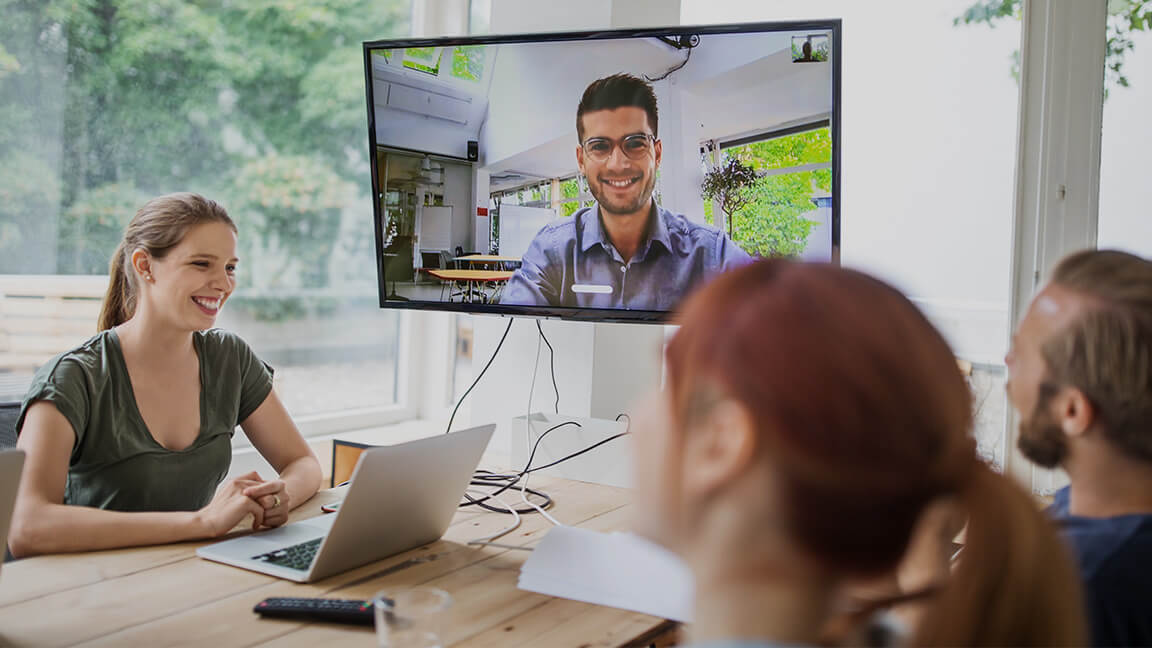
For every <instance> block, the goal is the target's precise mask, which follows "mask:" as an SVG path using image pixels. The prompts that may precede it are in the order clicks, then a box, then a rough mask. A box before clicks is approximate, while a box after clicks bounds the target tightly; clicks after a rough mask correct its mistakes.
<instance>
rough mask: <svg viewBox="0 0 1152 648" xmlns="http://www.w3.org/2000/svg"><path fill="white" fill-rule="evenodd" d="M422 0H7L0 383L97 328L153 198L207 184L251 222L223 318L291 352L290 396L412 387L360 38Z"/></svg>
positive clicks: (318, 410)
mask: <svg viewBox="0 0 1152 648" xmlns="http://www.w3.org/2000/svg"><path fill="white" fill-rule="evenodd" d="M409 10H410V3H409V2H408V0H374V1H369V0H315V1H310V2H300V3H282V2H273V1H270V0H257V1H254V2H241V3H205V2H194V1H191V0H157V1H155V2H147V3H141V2H128V1H126V0H95V1H93V2H86V3H81V4H75V3H64V2H56V1H48V2H28V3H15V4H13V3H6V4H5V7H4V10H3V11H4V16H3V19H2V20H0V288H2V287H3V286H9V287H11V286H19V287H20V288H19V292H21V295H20V296H19V299H15V298H13V299H11V300H7V301H8V302H9V305H10V306H11V305H13V304H15V303H16V302H17V301H18V302H19V304H17V305H18V306H20V308H15V309H14V308H8V307H4V306H2V304H3V303H4V301H5V300H4V299H3V295H2V294H0V391H3V393H2V394H0V399H2V400H7V399H18V398H20V396H22V391H23V386H24V385H26V384H27V380H28V378H30V376H31V372H32V371H33V370H34V368H35V365H36V363H37V362H36V361H37V359H38V358H41V359H42V358H44V357H46V356H50V355H51V354H54V353H57V352H60V351H63V350H66V349H68V348H70V347H72V346H75V345H77V344H79V343H80V342H82V341H83V340H84V339H85V338H86V337H87V336H89V335H91V334H93V333H95V328H96V327H95V312H96V310H98V306H99V305H98V298H94V295H99V294H100V293H101V292H102V291H101V289H100V286H101V283H100V282H101V281H102V279H101V278H100V277H101V275H106V273H107V270H108V259H109V257H110V256H111V254H112V251H113V249H114V247H115V245H116V243H117V241H118V240H119V237H120V234H121V232H122V230H123V227H124V225H125V224H126V223H127V222H128V220H129V219H130V218H131V217H132V215H133V214H134V212H135V210H136V208H137V207H138V206H139V205H140V204H141V203H142V202H143V201H145V200H147V199H148V198H150V197H153V196H156V195H160V194H164V193H168V192H173V191H195V192H198V193H202V194H204V195H206V196H209V197H212V198H215V199H216V200H218V201H220V202H221V203H222V204H224V205H225V206H226V207H227V208H228V210H229V212H230V214H231V216H232V217H233V218H234V219H235V221H236V223H237V225H238V227H239V230H240V235H239V240H240V257H241V262H240V266H239V271H238V287H237V291H236V293H235V295H234V297H233V298H232V300H230V303H229V304H228V305H227V306H226V307H225V310H224V311H223V312H222V314H221V317H220V319H219V321H218V325H220V326H222V327H224V328H228V329H232V330H234V331H236V332H238V333H239V334H240V335H241V336H243V337H244V338H245V339H246V340H247V341H248V342H249V344H251V345H252V346H253V347H254V348H255V349H256V351H257V353H258V354H259V355H261V357H262V358H263V359H264V360H265V361H267V362H268V363H269V364H271V365H272V366H273V367H274V368H275V369H276V384H277V389H278V391H279V393H280V394H281V396H282V397H283V399H284V401H285V403H286V405H287V407H288V409H289V411H290V412H291V413H292V414H293V415H294V416H296V417H298V418H304V419H307V418H308V417H322V416H325V415H327V414H332V413H336V412H341V413H346V412H347V411H349V410H363V409H373V408H375V409H379V408H382V407H384V406H388V405H392V404H395V403H396V401H397V394H398V388H397V385H398V382H399V381H398V379H397V364H398V363H397V356H398V355H399V353H398V351H399V348H400V345H399V341H398V335H399V331H400V329H401V327H400V318H399V317H398V316H397V315H396V313H395V311H381V310H380V309H379V308H378V305H377V297H376V293H377V281H376V266H375V263H374V261H373V258H374V250H373V249H372V237H371V236H369V234H370V232H371V228H372V206H371V200H372V198H371V197H370V196H369V186H370V185H369V181H368V176H369V164H368V159H367V155H368V146H367V138H366V134H367V127H366V122H365V116H364V97H363V93H364V71H363V56H362V53H361V45H360V44H361V42H362V41H363V40H366V39H375V38H383V37H388V36H402V35H406V34H407V33H408V31H409V30H408V24H407V21H408V13H409ZM449 54H450V63H449V64H450V65H452V66H453V69H459V70H460V74H461V75H462V76H467V75H476V74H479V73H482V70H479V69H478V68H477V65H478V63H477V62H476V61H473V60H472V59H470V58H469V56H468V53H467V52H451V53H449ZM62 277H63V278H62ZM68 277H72V278H73V279H68ZM62 281H63V282H64V284H67V285H66V287H64V288H61V287H60V286H61V285H62V284H61V282H62ZM11 290H16V289H11ZM36 300H39V301H36ZM69 318H71V319H69ZM66 320H67V321H66ZM73 320H74V321H73ZM38 323H39V324H38ZM36 326H42V327H48V329H49V330H51V331H52V334H51V335H48V334H46V333H45V332H44V330H45V329H42V330H41V331H39V332H36V331H29V330H28V329H29V328H32V327H36ZM33 333H35V334H33Z"/></svg>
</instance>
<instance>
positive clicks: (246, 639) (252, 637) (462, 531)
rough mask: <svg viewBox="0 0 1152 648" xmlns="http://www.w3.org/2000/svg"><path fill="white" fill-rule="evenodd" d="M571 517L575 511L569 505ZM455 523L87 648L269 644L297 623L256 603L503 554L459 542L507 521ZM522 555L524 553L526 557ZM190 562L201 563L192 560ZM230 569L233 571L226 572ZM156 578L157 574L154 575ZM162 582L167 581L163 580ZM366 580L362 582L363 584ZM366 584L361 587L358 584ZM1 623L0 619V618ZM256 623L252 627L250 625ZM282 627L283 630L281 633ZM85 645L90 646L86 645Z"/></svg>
mask: <svg viewBox="0 0 1152 648" xmlns="http://www.w3.org/2000/svg"><path fill="white" fill-rule="evenodd" d="M550 486H551V488H550V490H549V492H550V493H552V494H553V497H560V498H562V499H566V500H567V499H573V500H581V499H585V498H587V499H589V500H591V501H593V502H595V503H596V504H593V506H597V504H601V503H603V502H604V501H608V499H615V498H617V497H618V495H616V494H613V493H610V492H609V493H603V494H602V495H601V498H604V499H599V500H598V499H596V498H595V497H594V496H593V495H592V490H594V489H599V488H606V487H600V486H596V485H593V484H581V483H580V482H562V483H560V484H550ZM573 509H574V512H576V510H575V509H576V507H575V506H573ZM456 519H457V520H458V521H456V522H454V523H453V525H452V526H450V527H449V529H448V531H447V532H446V533H445V535H444V539H443V540H439V541H437V542H434V543H432V544H430V545H426V546H425V547H421V548H418V549H413V550H411V551H407V552H404V553H402V554H398V555H396V556H392V557H389V558H385V559H383V560H380V561H377V562H375V563H371V564H369V565H365V566H363V567H360V568H357V569H355V570H352V571H349V572H344V573H343V574H338V575H336V576H332V577H330V578H327V579H324V580H322V581H319V582H317V583H308V584H301V583H292V582H290V581H284V580H280V579H273V580H272V581H271V582H270V583H268V584H267V585H264V586H260V587H255V588H252V589H248V590H245V591H243V592H240V593H236V594H232V595H227V596H218V597H211V598H208V599H205V600H204V601H202V602H200V604H196V605H191V604H190V605H187V606H185V608H184V609H179V608H178V609H173V610H167V611H157V613H156V615H155V616H154V617H153V619H151V620H142V622H141V623H140V624H138V625H136V626H133V627H131V628H127V629H125V630H122V631H119V632H116V633H113V634H109V635H106V636H96V635H94V636H95V637H96V638H95V639H93V640H92V641H91V642H90V645H99V646H116V645H121V646H123V645H134V644H139V643H147V641H150V640H153V638H154V637H156V636H165V637H170V636H171V637H184V636H189V635H191V636H196V637H197V641H201V642H203V643H210V644H212V645H213V646H215V647H223V646H246V645H251V644H253V643H257V642H259V641H261V640H263V639H265V638H268V639H271V638H275V637H277V636H280V635H282V634H284V633H285V632H286V631H290V630H292V629H296V628H300V627H302V624H300V623H294V622H288V621H280V620H260V619H257V617H256V615H255V614H254V613H253V612H252V607H253V606H254V605H256V603H259V602H260V601H261V600H263V599H265V598H267V597H270V596H332V597H340V598H357V597H359V598H368V597H370V596H371V595H372V594H373V593H375V592H376V591H377V590H378V589H380V587H382V583H388V584H390V585H391V584H404V583H408V584H419V583H424V582H428V581H430V580H432V579H434V578H437V577H439V576H443V575H445V574H448V573H451V572H452V571H455V570H458V569H461V568H463V567H466V566H468V565H470V564H473V563H476V562H479V561H482V560H485V559H487V558H490V557H492V556H495V555H498V554H500V553H503V552H504V551H506V550H504V549H498V548H495V547H486V548H476V547H469V546H466V545H464V544H463V543H464V542H467V541H468V540H470V539H472V538H476V537H482V536H484V535H488V534H491V533H495V532H496V531H499V530H500V529H501V528H503V527H504V526H506V525H507V524H508V522H509V521H510V518H509V517H507V516H501V515H497V514H491V513H487V514H477V513H470V512H467V509H465V510H464V511H462V512H461V513H458V514H457V518H456ZM548 527H550V524H549V523H548V522H547V520H544V519H542V518H540V516H531V517H529V518H527V519H526V520H525V525H524V526H523V527H522V528H523V529H527V530H543V529H546V528H548ZM525 555H527V552H525ZM429 556H434V559H433V560H428V561H427V562H421V563H416V564H414V565H412V566H409V567H405V568H404V569H403V570H402V571H404V574H401V573H400V571H393V570H394V569H395V568H396V567H397V566H402V565H404V564H405V563H406V562H409V561H412V560H414V559H425V558H427V557H429ZM190 560H192V561H198V562H207V561H200V559H199V558H192V559H190ZM230 569H234V568H230ZM382 572H388V573H382ZM154 576H156V577H157V578H159V577H160V576H161V575H160V574H159V573H157V574H154ZM165 579H166V577H165ZM366 579H367V580H366ZM362 582H366V583H367V584H366V585H361V583H362ZM357 585H361V586H360V591H355V592H352V591H349V590H348V589H347V588H350V587H356V586H357ZM0 619H2V617H0ZM254 621H255V623H254ZM217 625H219V626H227V627H228V628H230V629H231V630H229V631H224V632H222V631H220V629H219V628H217V627H216V626H217ZM320 627H321V628H323V629H325V630H326V631H332V630H333V629H335V630H337V631H343V630H345V628H342V627H339V626H328V625H321V626H320ZM286 628H287V630H286ZM85 645H89V644H85Z"/></svg>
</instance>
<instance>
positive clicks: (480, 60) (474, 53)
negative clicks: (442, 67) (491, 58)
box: [452, 45, 484, 81]
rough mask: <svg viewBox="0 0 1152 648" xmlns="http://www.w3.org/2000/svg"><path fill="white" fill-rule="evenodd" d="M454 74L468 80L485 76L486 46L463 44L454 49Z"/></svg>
mask: <svg viewBox="0 0 1152 648" xmlns="http://www.w3.org/2000/svg"><path fill="white" fill-rule="evenodd" d="M452 76H454V77H456V78H458V79H466V80H468V81H479V80H480V79H482V78H484V47H482V46H480V45H461V46H459V47H456V48H455V49H453V50H452Z"/></svg>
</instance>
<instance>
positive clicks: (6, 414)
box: [0, 401, 20, 450]
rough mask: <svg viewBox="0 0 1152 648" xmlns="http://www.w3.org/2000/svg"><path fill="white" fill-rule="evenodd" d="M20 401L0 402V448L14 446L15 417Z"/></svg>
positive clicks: (18, 413)
mask: <svg viewBox="0 0 1152 648" xmlns="http://www.w3.org/2000/svg"><path fill="white" fill-rule="evenodd" d="M19 417H20V401H10V402H0V450H3V449H4V448H15V447H16V419H17V418H19Z"/></svg>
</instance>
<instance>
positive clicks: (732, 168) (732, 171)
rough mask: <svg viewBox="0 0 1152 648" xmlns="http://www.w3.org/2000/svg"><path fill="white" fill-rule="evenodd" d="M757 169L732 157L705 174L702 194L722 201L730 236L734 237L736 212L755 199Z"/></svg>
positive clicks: (705, 197)
mask: <svg viewBox="0 0 1152 648" xmlns="http://www.w3.org/2000/svg"><path fill="white" fill-rule="evenodd" d="M756 180H757V177H756V170H755V169H753V168H752V166H751V165H748V164H744V163H743V162H741V161H740V160H739V159H738V158H735V157H730V158H728V161H727V162H725V163H724V164H721V165H718V166H716V167H715V168H713V169H712V170H711V171H709V172H708V173H706V174H705V175H704V184H703V185H701V188H700V189H701V191H700V193H701V195H702V196H703V197H704V199H705V200H715V201H717V202H719V203H720V209H722V210H723V211H724V214H725V216H726V218H725V220H727V221H728V236H729V238H732V221H733V219H734V217H735V216H736V213H737V212H739V211H740V210H741V209H744V208H745V207H747V206H748V205H749V204H750V203H751V202H752V201H753V200H754V199H755V197H756V196H755V186H756Z"/></svg>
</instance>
